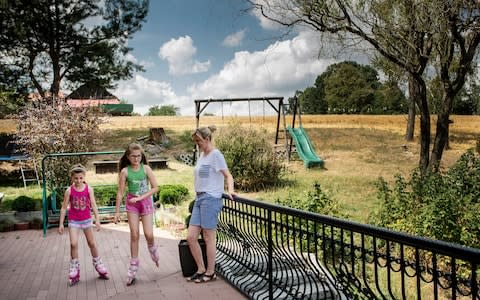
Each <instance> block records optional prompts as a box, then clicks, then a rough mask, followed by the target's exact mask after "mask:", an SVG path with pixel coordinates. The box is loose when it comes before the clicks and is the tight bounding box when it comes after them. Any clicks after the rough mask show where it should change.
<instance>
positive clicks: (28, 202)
mask: <svg viewBox="0 0 480 300" xmlns="http://www.w3.org/2000/svg"><path fill="white" fill-rule="evenodd" d="M12 210H15V211H21V212H25V211H32V210H35V200H34V199H33V198H31V197H28V196H19V197H17V198H15V200H13V202H12Z"/></svg>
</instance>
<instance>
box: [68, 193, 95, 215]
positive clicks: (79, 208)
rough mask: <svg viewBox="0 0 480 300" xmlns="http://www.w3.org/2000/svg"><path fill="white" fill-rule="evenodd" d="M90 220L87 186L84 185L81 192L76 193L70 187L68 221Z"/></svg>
mask: <svg viewBox="0 0 480 300" xmlns="http://www.w3.org/2000/svg"><path fill="white" fill-rule="evenodd" d="M90 218H91V214H90V193H89V192H88V185H87V184H85V188H84V189H83V191H80V192H79V191H76V190H75V188H74V187H73V185H72V186H70V208H69V209H68V219H69V220H74V221H84V220H87V219H90Z"/></svg>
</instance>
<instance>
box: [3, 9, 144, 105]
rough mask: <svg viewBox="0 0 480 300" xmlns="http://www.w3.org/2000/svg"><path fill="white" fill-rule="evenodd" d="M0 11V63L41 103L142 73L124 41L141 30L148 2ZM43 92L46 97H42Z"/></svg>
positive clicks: (108, 84)
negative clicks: (88, 85) (24, 82)
mask: <svg viewBox="0 0 480 300" xmlns="http://www.w3.org/2000/svg"><path fill="white" fill-rule="evenodd" d="M2 3H4V5H3V7H2V9H1V10H0V21H1V28H2V30H1V31H0V61H1V63H2V66H5V68H7V69H9V70H13V71H16V72H20V73H21V74H22V75H23V77H24V78H27V79H28V80H29V81H30V82H31V84H32V85H33V86H34V87H35V89H36V90H37V91H38V93H39V94H40V96H41V97H42V98H45V96H46V95H47V94H50V95H52V96H53V97H57V96H58V94H59V91H60V88H61V84H62V82H65V83H66V85H67V86H68V85H70V86H72V87H73V88H74V87H77V86H79V85H81V84H82V83H85V82H91V81H96V82H98V83H99V84H101V85H102V86H104V87H111V86H112V84H113V82H114V81H117V80H121V79H128V78H130V77H131V76H132V74H133V72H134V71H135V70H141V69H142V67H141V66H140V65H138V64H135V63H134V62H132V61H130V60H128V59H127V58H126V57H127V56H126V54H128V52H129V51H131V50H132V49H131V48H129V47H128V45H127V41H128V39H129V38H131V37H132V36H133V34H134V33H135V32H137V31H138V30H140V29H141V27H142V23H143V22H144V20H145V17H146V15H147V12H148V0H104V1H101V0H68V1H67V0H16V1H3V2H2ZM47 91H48V92H49V93H47Z"/></svg>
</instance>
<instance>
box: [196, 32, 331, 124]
mask: <svg viewBox="0 0 480 300" xmlns="http://www.w3.org/2000/svg"><path fill="white" fill-rule="evenodd" d="M320 42H321V41H320V40H319V39H318V36H317V34H316V33H315V32H311V31H309V32H307V31H305V32H301V33H299V35H298V36H296V37H295V38H293V39H291V40H287V41H282V42H276V43H275V44H272V45H270V46H269V47H268V48H266V49H265V50H263V51H257V52H248V51H241V52H237V53H235V57H234V58H233V59H232V60H231V61H229V62H227V63H226V64H225V65H224V67H223V69H222V70H221V71H220V72H219V73H217V74H215V75H213V76H211V77H210V78H208V79H207V80H205V81H204V82H202V83H199V84H193V85H191V86H190V87H189V88H188V91H189V93H190V94H191V99H208V98H246V97H269V96H280V97H285V99H287V98H288V97H291V96H293V95H294V93H295V91H296V90H303V89H305V88H306V87H308V86H312V85H313V83H314V81H315V79H316V77H317V76H318V75H320V74H321V73H322V72H324V71H325V69H326V68H327V67H328V66H329V65H330V64H332V63H335V60H333V59H327V58H325V59H322V58H319V57H318V49H320V46H321V45H320ZM262 109H263V108H262ZM229 110H230V112H231V113H233V114H239V115H240V114H242V113H243V114H245V112H246V113H248V106H247V104H245V103H243V104H238V105H236V103H235V104H233V105H232V106H231V108H230V107H229ZM217 113H219V111H217ZM224 113H228V111H226V110H225V107H224Z"/></svg>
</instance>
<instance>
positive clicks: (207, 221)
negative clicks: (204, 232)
mask: <svg viewBox="0 0 480 300" xmlns="http://www.w3.org/2000/svg"><path fill="white" fill-rule="evenodd" d="M222 207H223V200H222V198H216V197H213V196H211V195H210V194H207V193H203V194H200V195H198V196H197V199H195V204H194V205H193V210H192V216H191V217H190V225H196V226H200V227H201V228H204V229H215V228H217V223H218V214H219V213H220V211H221V210H222Z"/></svg>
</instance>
